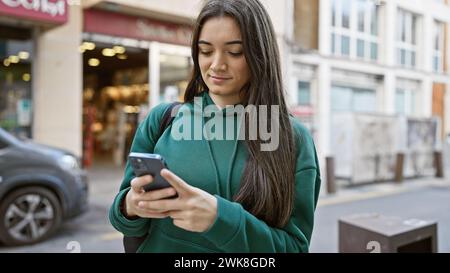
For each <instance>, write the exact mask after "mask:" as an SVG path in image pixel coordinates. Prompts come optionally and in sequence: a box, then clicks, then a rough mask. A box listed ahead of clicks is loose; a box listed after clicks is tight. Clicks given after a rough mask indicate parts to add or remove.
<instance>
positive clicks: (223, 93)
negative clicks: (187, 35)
mask: <svg viewBox="0 0 450 273" xmlns="http://www.w3.org/2000/svg"><path fill="white" fill-rule="evenodd" d="M198 49H199V52H198V53H199V55H198V62H199V65H200V70H201V73H202V78H203V81H204V82H205V83H206V85H207V86H208V89H209V91H210V92H212V93H213V94H214V95H216V96H220V97H223V98H225V97H228V98H229V99H231V100H233V98H235V100H237V101H236V102H238V101H239V91H240V90H241V89H242V88H243V86H244V85H245V84H246V83H247V82H248V81H249V78H250V70H249V68H248V65H247V61H246V59H245V56H244V51H243V44H242V37H241V31H240V30H239V26H238V25H237V23H236V21H235V20H234V19H232V18H231V17H226V16H224V17H214V18H211V19H209V20H207V21H206V22H205V24H204V25H203V28H202V30H201V32H200V36H199V41H198Z"/></svg>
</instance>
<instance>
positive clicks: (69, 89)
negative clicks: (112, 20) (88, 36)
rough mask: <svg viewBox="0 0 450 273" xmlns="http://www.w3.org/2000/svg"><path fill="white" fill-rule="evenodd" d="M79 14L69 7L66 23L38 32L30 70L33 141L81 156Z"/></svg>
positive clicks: (80, 26) (77, 8)
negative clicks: (31, 71)
mask: <svg viewBox="0 0 450 273" xmlns="http://www.w3.org/2000/svg"><path fill="white" fill-rule="evenodd" d="M81 32H82V13H81V7H80V6H71V7H70V14H69V22H67V23H66V24H64V25H63V26H60V27H56V28H54V29H51V30H47V31H44V32H43V31H41V32H40V33H39V34H38V37H37V39H36V47H37V48H36V58H35V60H34V64H33V65H34V67H33V71H34V73H33V75H32V77H33V103H34V105H33V108H34V111H33V112H34V113H33V115H34V117H33V118H34V123H33V138H34V140H36V141H37V142H40V143H44V144H48V145H53V146H56V147H60V148H64V149H67V150H69V151H71V152H73V153H75V154H76V155H77V156H80V155H81V154H82V128H81V126H82V82H83V81H82V58H81V54H74V53H75V52H76V53H78V47H79V45H80V42H81Z"/></svg>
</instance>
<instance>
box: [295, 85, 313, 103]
mask: <svg viewBox="0 0 450 273" xmlns="http://www.w3.org/2000/svg"><path fill="white" fill-rule="evenodd" d="M297 98H298V105H310V104H311V86H310V83H309V82H302V81H299V82H298V97H297Z"/></svg>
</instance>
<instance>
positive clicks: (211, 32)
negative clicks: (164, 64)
mask: <svg viewBox="0 0 450 273" xmlns="http://www.w3.org/2000/svg"><path fill="white" fill-rule="evenodd" d="M192 58H193V61H194V71H193V76H192V79H191V80H190V82H189V85H188V87H187V89H186V92H185V101H184V105H183V108H184V110H185V111H180V112H178V114H177V115H176V117H175V118H174V120H173V123H172V125H170V126H169V127H168V128H167V129H166V130H165V131H164V133H163V134H162V135H161V136H159V130H160V124H161V120H162V118H163V116H164V113H165V111H166V110H167V108H168V106H169V105H168V104H161V105H159V106H157V107H155V108H154V109H153V110H152V111H151V112H150V113H149V115H148V116H147V118H146V119H145V120H144V121H143V122H142V124H141V125H140V127H139V129H138V130H137V133H136V135H135V138H134V142H133V145H132V148H131V151H132V152H143V153H156V154H160V155H162V156H163V157H164V158H165V160H166V164H167V169H164V170H162V171H161V175H162V176H163V177H164V178H165V179H166V180H167V181H168V182H169V183H170V184H171V185H172V187H170V188H166V189H161V190H155V191H150V192H144V191H143V189H142V187H143V186H144V185H146V184H148V183H151V182H152V181H153V178H152V177H151V176H142V177H134V175H133V171H132V169H131V167H130V165H129V164H128V163H127V165H126V169H125V178H124V180H123V182H122V185H121V187H120V191H119V193H118V194H117V196H116V198H115V200H114V203H113V205H112V207H111V209H110V221H111V223H112V225H113V226H114V227H115V228H116V229H117V230H118V231H120V232H122V233H123V234H124V235H125V236H143V235H147V237H146V239H145V241H144V242H143V243H142V244H141V246H140V247H139V249H138V252H307V251H308V248H309V243H310V239H311V234H312V230H313V222H314V211H315V208H316V204H317V198H318V194H319V187H320V172H319V165H318V160H317V155H316V151H315V147H314V143H313V140H312V138H311V136H310V134H309V133H308V132H307V130H306V129H305V128H304V127H303V126H302V125H301V124H300V123H299V122H298V121H297V120H296V119H294V118H292V117H290V116H289V113H288V109H287V106H286V103H285V99H284V95H283V87H282V77H281V70H280V61H279V53H278V47H277V42H276V37H275V33H274V30H273V26H272V24H271V21H270V18H269V16H268V14H267V12H266V11H265V9H264V7H263V6H262V5H261V3H260V2H259V1H258V0H209V1H207V2H206V3H205V5H204V7H203V9H202V10H201V12H200V15H199V16H198V19H197V22H196V24H195V29H194V33H193V41H192ZM239 105H241V106H243V107H247V106H255V108H256V109H260V107H261V106H266V107H268V108H269V109H275V108H276V109H278V111H279V115H275V114H274V113H276V112H274V111H270V110H269V115H268V117H267V118H265V119H264V118H262V119H261V117H258V118H256V119H254V118H255V116H254V115H257V114H258V113H255V112H251V111H249V112H245V113H243V114H241V115H239V114H230V113H229V111H228V110H229V107H234V106H239ZM208 106H213V107H215V109H216V110H215V111H214V113H213V114H211V113H210V114H207V113H205V111H203V109H205V107H208ZM199 109H200V110H199ZM186 119H189V120H188V121H186ZM224 120H225V121H234V122H236V123H214V124H224V126H223V128H215V130H212V129H211V128H206V127H208V126H206V124H208V123H210V122H211V121H213V122H216V121H217V122H218V121H224ZM245 120H246V121H247V123H245V122H243V121H245ZM252 120H256V121H258V120H259V122H260V124H258V126H269V127H270V129H272V130H274V131H277V132H278V136H277V137H278V138H279V139H278V142H277V143H276V144H277V145H276V147H275V149H272V150H269V151H267V150H264V149H262V145H263V144H264V143H265V142H266V140H267V139H263V137H262V135H261V133H260V132H259V133H257V137H256V139H254V138H253V139H251V138H250V137H248V136H249V135H251V134H252V132H250V129H249V128H244V130H245V132H246V134H245V135H246V136H247V137H246V138H245V140H241V139H240V138H238V132H237V131H239V130H237V129H236V128H237V127H239V128H241V127H240V126H236V125H235V124H240V125H242V124H247V127H249V126H248V125H249V124H250V123H249V122H250V121H252ZM274 120H275V121H276V122H275V123H273V121H274ZM185 121H186V122H185ZM261 122H262V123H261ZM180 123H181V124H184V125H185V126H184V127H185V128H184V130H188V129H189V128H191V132H188V135H189V134H190V135H191V136H198V135H201V139H199V140H198V139H196V138H195V137H194V138H193V139H188V138H182V139H180V138H177V137H174V135H175V133H176V131H177V128H178V129H179V128H180V126H179V124H180ZM264 123H265V124H264ZM186 124H188V125H189V124H201V125H202V127H201V128H200V132H199V131H198V130H197V131H196V130H194V129H192V128H196V127H195V126H192V127H191V126H187V125H186ZM229 124H232V125H231V126H229ZM274 124H275V126H274ZM216 127H220V126H216ZM220 129H223V130H224V134H225V133H229V132H230V131H231V132H232V133H231V135H232V136H233V138H232V139H229V138H220V137H217V134H215V135H216V137H210V136H211V135H208V134H211V132H212V133H217V132H220ZM241 129H242V128H241ZM253 133H254V132H253ZM176 194H177V197H176V198H168V197H173V196H175V195H176Z"/></svg>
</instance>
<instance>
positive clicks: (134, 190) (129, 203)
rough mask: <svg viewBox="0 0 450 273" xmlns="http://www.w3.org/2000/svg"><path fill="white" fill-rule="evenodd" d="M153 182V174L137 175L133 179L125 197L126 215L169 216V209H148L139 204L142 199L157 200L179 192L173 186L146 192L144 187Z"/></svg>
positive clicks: (143, 216) (144, 216)
mask: <svg viewBox="0 0 450 273" xmlns="http://www.w3.org/2000/svg"><path fill="white" fill-rule="evenodd" d="M152 182H153V177H152V176H151V175H145V176H141V177H135V178H134V179H133V180H131V188H130V190H129V191H128V193H127V195H126V197H125V212H126V214H127V215H125V216H126V217H134V216H139V217H141V218H166V217H167V216H168V214H167V212H168V211H164V210H155V209H147V208H142V207H140V206H139V202H141V201H155V200H159V199H163V198H167V197H171V196H174V195H175V194H176V193H177V192H176V191H175V189H174V188H172V187H170V188H165V189H160V190H154V191H149V192H145V191H144V189H143V187H144V186H145V185H147V184H148V183H152Z"/></svg>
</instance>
